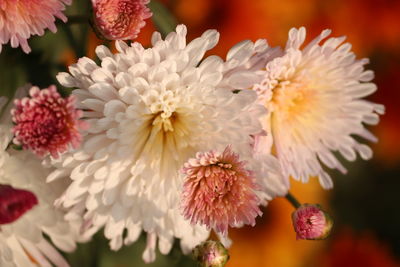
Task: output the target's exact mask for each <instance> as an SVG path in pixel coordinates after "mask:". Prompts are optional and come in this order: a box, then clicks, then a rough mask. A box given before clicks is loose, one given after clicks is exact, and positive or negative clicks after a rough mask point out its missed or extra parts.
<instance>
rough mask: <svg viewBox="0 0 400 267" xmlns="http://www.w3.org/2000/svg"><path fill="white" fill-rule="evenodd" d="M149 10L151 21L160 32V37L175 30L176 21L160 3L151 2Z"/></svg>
mask: <svg viewBox="0 0 400 267" xmlns="http://www.w3.org/2000/svg"><path fill="white" fill-rule="evenodd" d="M149 8H150V10H151V12H153V16H152V20H153V22H154V24H155V25H156V27H157V29H158V30H159V31H160V33H161V35H163V36H166V35H167V34H168V33H170V32H172V31H174V30H175V28H176V25H177V21H176V19H175V17H174V16H173V15H172V14H171V12H170V11H169V10H168V8H166V7H165V6H164V5H163V4H162V3H160V2H158V1H155V0H152V1H151V2H150V3H149Z"/></svg>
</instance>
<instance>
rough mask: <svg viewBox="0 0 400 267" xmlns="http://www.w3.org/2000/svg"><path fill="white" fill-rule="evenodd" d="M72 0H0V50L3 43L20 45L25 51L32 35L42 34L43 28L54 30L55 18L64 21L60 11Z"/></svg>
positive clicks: (65, 18)
mask: <svg viewBox="0 0 400 267" xmlns="http://www.w3.org/2000/svg"><path fill="white" fill-rule="evenodd" d="M71 2H72V0H1V1H0V52H1V47H2V45H3V44H6V43H8V42H11V46H12V47H14V48H15V47H18V46H21V48H22V50H23V51H24V52H25V53H29V52H30V51H31V48H30V47H29V45H28V42H27V40H28V39H29V38H30V37H31V36H32V35H43V34H44V30H45V29H47V28H48V29H50V30H51V31H52V32H56V31H57V28H56V24H55V18H54V17H57V18H59V19H61V20H62V21H64V22H66V21H67V17H66V16H65V15H64V14H63V13H62V11H63V10H64V9H65V6H64V5H70V4H71Z"/></svg>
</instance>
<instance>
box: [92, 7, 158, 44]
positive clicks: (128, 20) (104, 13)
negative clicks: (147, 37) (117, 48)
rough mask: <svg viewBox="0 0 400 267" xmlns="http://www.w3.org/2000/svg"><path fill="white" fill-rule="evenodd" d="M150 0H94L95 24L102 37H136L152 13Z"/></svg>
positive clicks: (119, 38) (120, 38)
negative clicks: (148, 5)
mask: <svg viewBox="0 0 400 267" xmlns="http://www.w3.org/2000/svg"><path fill="white" fill-rule="evenodd" d="M149 2H150V0H92V4H93V24H94V27H95V30H96V32H97V33H98V34H99V35H100V37H102V38H105V39H108V40H130V39H135V38H136V37H137V35H138V33H139V32H140V29H141V28H142V27H144V25H146V23H145V21H144V20H145V19H148V18H150V17H151V15H152V13H151V12H150V9H149V8H148V7H147V6H146V4H148V3H149Z"/></svg>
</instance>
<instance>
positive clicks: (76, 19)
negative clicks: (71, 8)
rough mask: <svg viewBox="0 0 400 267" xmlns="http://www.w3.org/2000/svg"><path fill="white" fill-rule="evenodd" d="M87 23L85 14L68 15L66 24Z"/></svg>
mask: <svg viewBox="0 0 400 267" xmlns="http://www.w3.org/2000/svg"><path fill="white" fill-rule="evenodd" d="M86 23H89V18H88V17H86V16H79V15H77V16H68V21H67V24H68V25H71V24H86Z"/></svg>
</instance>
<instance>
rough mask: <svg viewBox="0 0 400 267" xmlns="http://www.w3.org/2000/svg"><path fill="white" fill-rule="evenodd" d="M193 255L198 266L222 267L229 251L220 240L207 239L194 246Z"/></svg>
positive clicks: (227, 258)
mask: <svg viewBox="0 0 400 267" xmlns="http://www.w3.org/2000/svg"><path fill="white" fill-rule="evenodd" d="M193 257H194V259H195V260H196V261H197V262H198V263H199V266H200V267H223V266H225V264H226V263H227V261H228V260H229V253H228V250H227V249H226V248H225V247H224V246H223V245H222V244H221V243H220V242H218V241H213V240H209V241H205V242H203V243H201V244H200V245H198V246H197V247H195V248H194V250H193Z"/></svg>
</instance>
